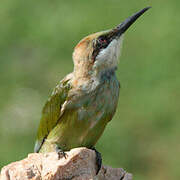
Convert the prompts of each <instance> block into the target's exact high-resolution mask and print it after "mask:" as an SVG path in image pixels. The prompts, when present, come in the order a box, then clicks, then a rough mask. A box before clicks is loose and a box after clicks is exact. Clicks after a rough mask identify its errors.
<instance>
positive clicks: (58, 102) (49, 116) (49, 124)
mask: <svg viewBox="0 0 180 180" xmlns="http://www.w3.org/2000/svg"><path fill="white" fill-rule="evenodd" d="M70 79H71V76H70V75H68V76H67V77H66V78H64V79H63V80H62V81H60V83H59V84H58V85H57V86H56V88H55V89H54V90H53V92H52V95H51V96H50V98H49V99H48V101H47V102H46V104H45V106H44V108H43V110H42V117H41V120H40V124H39V128H38V133H37V140H36V143H35V147H34V152H39V150H40V148H41V146H42V144H43V142H44V140H45V139H46V137H47V136H48V134H49V132H50V131H51V130H52V129H53V128H54V127H55V126H56V124H57V123H58V121H59V118H60V116H61V109H62V106H63V104H64V102H65V101H66V98H67V96H68V92H69V90H70V89H71V84H70Z"/></svg>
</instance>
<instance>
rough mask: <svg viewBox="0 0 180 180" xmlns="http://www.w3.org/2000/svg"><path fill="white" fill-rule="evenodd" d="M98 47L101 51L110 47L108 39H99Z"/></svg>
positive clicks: (102, 37)
mask: <svg viewBox="0 0 180 180" xmlns="http://www.w3.org/2000/svg"><path fill="white" fill-rule="evenodd" d="M97 46H98V48H100V49H101V48H106V47H107V46H108V41H107V39H106V37H104V36H101V37H99V38H98V40H97Z"/></svg>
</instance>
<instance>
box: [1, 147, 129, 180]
mask: <svg viewBox="0 0 180 180" xmlns="http://www.w3.org/2000/svg"><path fill="white" fill-rule="evenodd" d="M66 153H67V155H68V157H67V158H66V159H65V158H64V157H62V158H60V159H58V155H57V153H55V152H52V153H46V154H41V153H32V154H29V155H28V157H27V158H25V159H23V160H21V161H17V162H13V163H11V164H9V165H7V166H5V167H3V168H2V170H1V175H0V180H71V179H72V180H132V175H131V174H129V173H127V172H126V171H124V170H123V169H122V168H111V167H107V166H104V165H102V168H101V170H100V171H99V173H98V175H96V170H97V167H96V162H95V161H96V160H95V159H96V155H95V152H94V151H93V150H90V149H87V148H75V149H72V150H71V151H69V152H66Z"/></svg>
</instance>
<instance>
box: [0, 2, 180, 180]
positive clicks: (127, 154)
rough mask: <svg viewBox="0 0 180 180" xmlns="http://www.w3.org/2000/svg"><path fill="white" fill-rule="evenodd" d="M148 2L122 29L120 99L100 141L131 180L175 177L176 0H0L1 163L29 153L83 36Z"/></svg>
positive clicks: (179, 42) (179, 159)
mask: <svg viewBox="0 0 180 180" xmlns="http://www.w3.org/2000/svg"><path fill="white" fill-rule="evenodd" d="M149 5H151V6H152V7H153V8H152V9H151V10H149V11H148V12H147V13H145V14H144V15H143V16H142V17H141V18H140V19H139V20H138V21H137V22H136V23H135V24H134V25H133V26H132V27H131V28H130V29H129V30H128V32H127V33H126V35H125V38H124V44H123V50H122V55H121V58H120V62H119V67H118V71H117V77H118V79H119V80H120V83H121V90H120V98H119V105H118V108H117V112H116V115H115V117H114V118H113V120H112V121H111V122H110V123H109V124H108V127H107V128H106V130H105V132H104V134H103V136H102V137H101V139H100V141H99V142H98V144H97V149H98V150H99V151H100V152H101V153H102V156H103V162H104V163H105V164H107V165H110V166H113V167H123V168H125V169H126V170H127V171H129V172H132V173H133V175H134V180H144V179H147V180H151V179H154V180H156V179H157V180H165V179H180V171H179V167H180V143H179V138H180V133H179V127H180V121H179V117H180V110H179V109H180V50H179V48H180V35H179V29H180V18H179V17H180V1H179V0H172V1H168V0H158V1H155V0H139V1H132V0H98V1H97V0H91V1H83V0H76V1H74V0H68V1H65V0H59V1H58V0H53V1H50V0H39V1H33V0H32V1H24V0H14V1H10V0H1V6H0V24H1V27H0V73H1V74H0V83H1V86H0V142H1V145H0V167H2V166H4V165H6V164H8V163H10V162H12V161H16V160H20V159H22V158H24V157H26V156H27V154H28V153H31V152H33V146H34V141H35V136H36V131H37V128H38V124H39V119H40V117H41V109H42V107H43V105H44V103H45V101H46V100H47V98H48V96H49V95H50V94H51V91H52V89H53V88H54V87H55V85H56V83H57V82H58V81H59V80H61V79H62V78H63V77H64V76H65V75H66V74H67V73H69V72H71V71H72V70H73V63H72V52H73V48H74V46H75V45H76V44H77V43H78V41H79V40H81V39H82V38H83V37H84V36H86V35H88V34H90V33H94V32H97V31H101V30H105V29H110V28H112V27H115V26H116V25H117V24H119V23H120V22H122V21H123V20H124V19H125V18H127V17H128V16H130V15H132V14H133V13H135V12H136V11H138V10H140V9H142V8H144V7H146V6H149Z"/></svg>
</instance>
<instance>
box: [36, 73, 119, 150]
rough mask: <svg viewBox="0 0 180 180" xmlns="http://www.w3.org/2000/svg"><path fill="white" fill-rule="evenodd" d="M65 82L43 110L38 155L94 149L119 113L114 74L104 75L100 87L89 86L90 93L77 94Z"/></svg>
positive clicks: (75, 90)
mask: <svg viewBox="0 0 180 180" xmlns="http://www.w3.org/2000/svg"><path fill="white" fill-rule="evenodd" d="M65 79H66V80H62V81H61V82H60V83H59V84H58V85H57V86H56V88H55V90H54V91H53V93H52V96H51V97H50V98H49V100H48V101H47V103H46V104H45V107H44V108H43V112H42V119H41V121H40V126H39V130H38V135H37V141H36V145H35V152H50V151H55V148H56V147H59V148H61V149H62V150H70V149H71V148H75V147H80V146H85V147H88V148H91V147H93V146H94V145H95V144H96V142H97V140H98V139H99V137H100V136H101V134H102V132H103V131H104V128H105V126H106V124H107V123H108V122H109V121H110V120H111V119H112V117H113V115H114V113H115V110H116V106H117V102H118V96H119V82H118V80H117V79H116V77H115V75H114V73H113V74H112V75H111V76H109V75H108V77H106V74H104V75H103V76H102V78H101V80H100V82H99V83H98V84H96V85H94V83H92V84H91V83H89V84H88V89H86V88H84V89H83V88H82V89H78V90H77V89H76V88H73V87H72V84H71V79H67V78H65ZM90 86H92V87H91V88H89V87H90ZM89 89H91V90H89Z"/></svg>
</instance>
